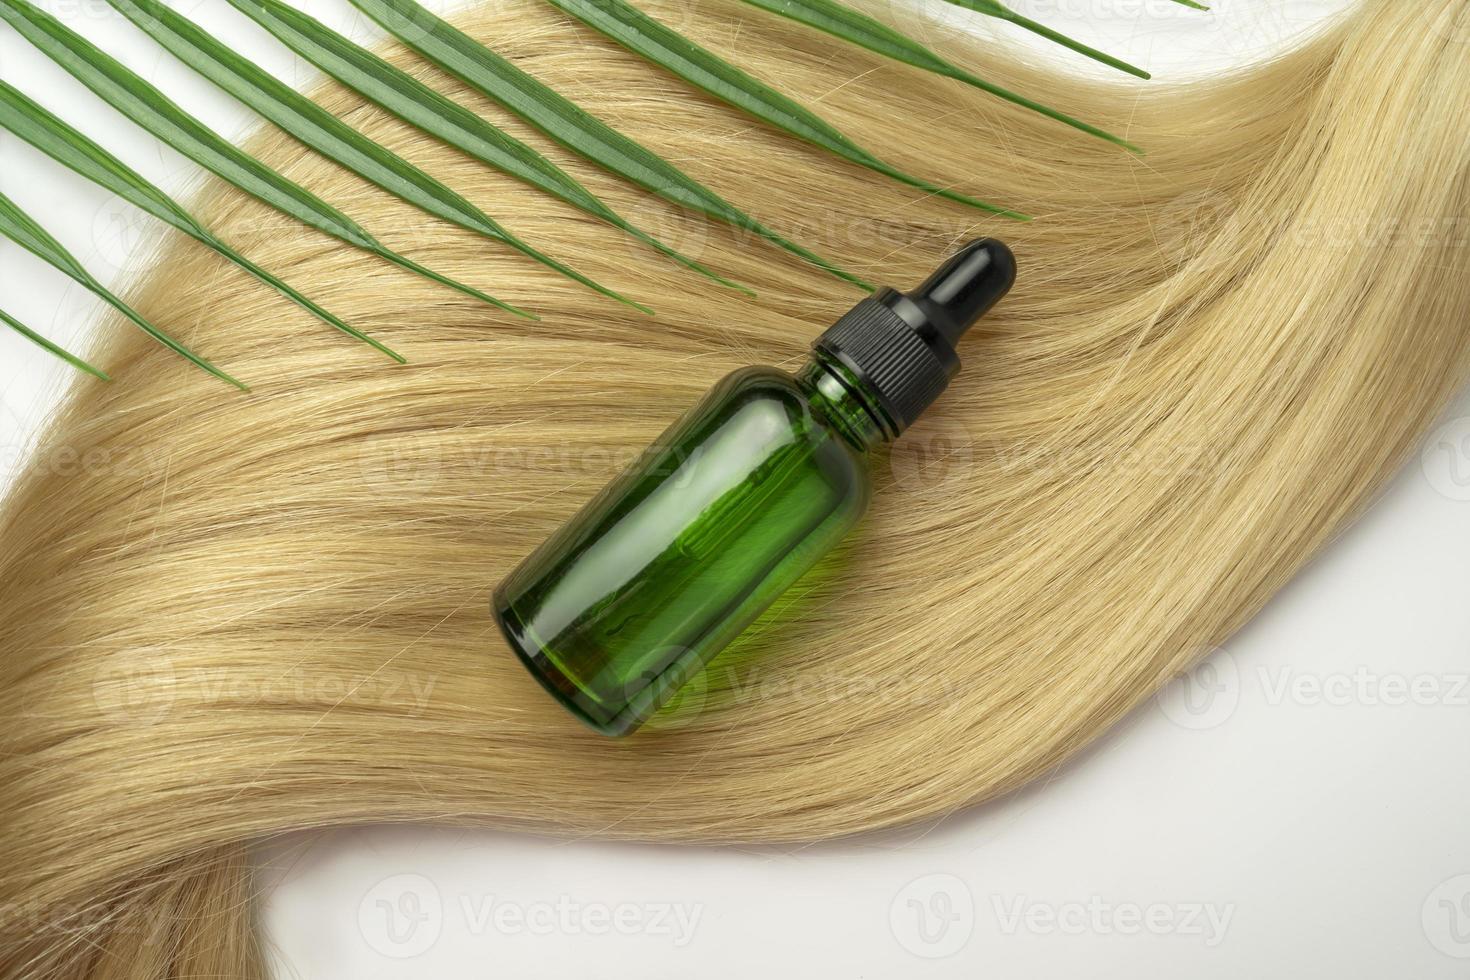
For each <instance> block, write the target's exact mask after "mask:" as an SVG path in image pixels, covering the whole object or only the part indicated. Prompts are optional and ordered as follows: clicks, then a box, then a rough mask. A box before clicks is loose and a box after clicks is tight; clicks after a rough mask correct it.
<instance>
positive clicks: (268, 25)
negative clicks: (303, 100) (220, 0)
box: [229, 0, 750, 293]
mask: <svg viewBox="0 0 1470 980" xmlns="http://www.w3.org/2000/svg"><path fill="white" fill-rule="evenodd" d="M229 2H230V3H231V4H232V5H233V6H234V7H235V9H236V10H239V11H241V12H242V13H244V14H246V15H248V16H249V17H251V18H252V19H253V20H254V21H255V22H256V23H258V24H260V26H262V27H264V28H265V29H266V30H267V31H269V32H270V33H271V34H273V35H274V36H275V37H276V38H277V40H279V41H281V43H283V44H284V45H285V46H286V47H288V48H290V49H291V50H292V51H293V52H295V53H296V54H297V55H299V56H301V57H302V58H305V59H306V60H307V61H309V62H311V63H312V64H313V65H315V66H316V67H318V68H320V69H321V70H322V71H324V72H326V73H327V74H328V75H330V76H332V77H333V78H335V79H336V80H337V81H339V82H341V83H342V84H344V85H346V86H347V87H348V88H351V89H352V90H354V91H356V92H358V93H359V94H361V95H364V96H366V97H367V98H369V99H371V100H372V101H373V102H376V103H377V104H378V105H380V106H382V107H383V108H385V109H387V110H388V111H389V112H392V113H393V114H395V115H396V116H398V117H399V118H400V119H404V120H406V121H408V122H410V123H413V124H414V125H415V126H417V127H419V128H420V129H422V130H423V131H424V132H426V133H429V134H430V135H432V136H435V137H437V138H439V139H440V140H443V141H444V142H445V143H448V144H449V145H450V146H453V147H455V148H456V149H459V150H460V151H462V152H464V153H466V154H468V155H470V156H472V157H474V158H475V159H477V160H479V161H481V162H482V163H485V164H488V165H489V166H491V167H494V168H496V169H497V170H500V171H502V172H504V173H507V174H509V175H511V176H512V177H515V178H517V179H519V180H521V181H523V182H525V183H527V184H530V185H531V186H532V187H535V188H537V189H539V190H542V191H544V192H546V193H547V194H550V195H552V196H554V197H557V198H559V199H561V200H563V201H566V202H567V203H568V204H571V205H573V206H574V207H577V208H580V209H581V210H583V211H585V212H586V213H588V214H590V215H592V216H593V217H596V218H598V219H600V220H602V221H605V222H607V223H608V224H610V225H612V226H613V227H615V228H618V229H621V230H622V231H624V232H626V233H627V234H629V235H631V236H633V237H634V238H636V239H638V240H639V241H641V242H643V243H644V244H646V245H649V246H650V247H652V248H654V249H656V250H657V251H659V252H661V253H662V254H664V255H666V256H668V257H669V258H672V259H674V260H675V261H676V262H679V263H681V264H682V265H685V266H687V267H688V268H690V269H693V270H694V271H696V272H699V273H701V274H703V275H705V276H707V277H709V278H710V279H712V280H714V281H715V282H718V283H720V284H721V285H725V286H730V287H732V288H735V289H740V290H742V291H743V292H746V293H749V292H750V290H748V289H746V288H745V287H743V286H739V285H737V284H736V283H732V282H730V281H729V280H728V279H725V278H723V277H721V276H719V275H717V274H716V273H714V272H712V271H710V270H709V269H707V268H705V267H704V266H703V265H701V264H700V263H698V262H696V261H695V260H694V259H691V258H688V257H687V256H684V255H681V254H679V253H678V252H677V251H675V250H674V249H672V248H670V247H669V246H667V245H665V244H664V243H663V242H660V241H659V240H658V239H656V238H654V237H653V236H651V235H648V234H646V233H645V232H643V231H641V230H640V229H638V228H637V227H635V226H634V225H633V224H632V223H631V222H629V221H627V220H626V219H625V218H623V217H622V216H621V215H619V214H618V213H617V212H616V211H614V210H613V209H612V208H611V207H609V206H608V205H606V204H604V203H603V202H602V201H601V200H600V199H599V198H598V197H596V196H595V195H594V194H593V193H592V192H591V191H589V190H587V188H586V187H583V186H582V185H581V184H580V183H578V182H577V181H576V180H575V179H573V178H572V177H571V176H570V175H569V174H567V173H566V171H564V170H562V169H561V168H560V167H558V166H557V165H556V164H554V163H552V162H551V161H550V160H548V159H547V158H546V157H545V156H543V155H542V154H540V153H538V152H537V151H536V150H534V149H532V148H531V147H529V146H527V145H526V144H525V143H523V142H521V141H520V140H518V139H516V138H515V137H514V136H511V135H510V134H509V133H507V132H505V130H503V129H501V128H500V127H498V126H495V125H492V124H491V123H489V122H486V121H485V120H483V119H481V118H480V117H479V116H477V115H475V114H474V113H473V112H471V111H469V110H468V109H466V108H465V107H463V106H461V105H459V104H458V103H456V102H453V101H451V100H449V99H447V98H445V97H444V96H443V95H440V94H439V93H438V92H436V91H435V90H434V89H432V88H429V87H428V86H427V85H425V84H424V83H423V82H420V81H419V80H418V79H416V78H414V77H413V76H412V75H410V74H408V73H407V72H405V71H403V70H402V69H400V68H398V67H396V66H394V65H392V64H390V63H389V62H387V61H385V60H384V59H382V58H380V57H378V56H377V55H375V54H373V53H372V52H371V51H368V50H366V49H365V48H362V47H360V46H359V45H357V44H354V43H353V42H352V41H350V40H348V39H347V38H345V37H343V36H342V35H341V34H338V33H337V32H336V31H333V30H332V29H331V28H329V27H327V26H326V25H325V24H323V23H321V22H320V21H318V20H315V19H314V18H312V17H310V16H308V15H306V14H304V13H302V12H301V11H299V10H297V9H296V8H295V7H292V6H290V5H288V4H285V3H281V2H280V0H229Z"/></svg>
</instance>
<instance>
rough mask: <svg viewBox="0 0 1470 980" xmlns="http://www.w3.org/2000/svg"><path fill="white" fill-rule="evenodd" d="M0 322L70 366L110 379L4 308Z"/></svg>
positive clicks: (0, 314) (94, 375) (106, 379)
mask: <svg viewBox="0 0 1470 980" xmlns="http://www.w3.org/2000/svg"><path fill="white" fill-rule="evenodd" d="M0 323H3V324H5V325H6V326H7V327H9V328H10V329H12V330H14V331H15V332H16V333H18V334H20V335H21V336H22V337H24V338H25V339H26V340H29V341H30V342H31V343H33V344H35V345H36V346H37V347H40V348H41V349H42V350H46V351H50V352H51V353H52V354H55V355H56V356H57V357H59V358H61V359H62V360H63V361H65V362H66V363H68V364H70V365H71V366H72V367H74V368H77V369H79V370H82V371H86V372H87V373H88V374H90V375H92V376H93V377H97V378H101V379H102V380H103V381H111V380H112V379H111V378H109V377H108V376H107V375H106V374H104V373H103V372H102V371H100V370H98V369H97V368H94V367H93V366H92V365H90V364H88V363H87V362H86V361H84V360H82V359H81V358H80V357H77V356H76V355H75V354H73V353H72V352H71V351H69V350H67V349H66V348H65V347H61V346H59V345H57V344H53V343H52V342H51V341H49V340H47V339H46V338H45V337H42V336H41V335H40V334H38V333H36V332H35V331H34V330H32V329H31V328H30V327H27V326H26V325H25V324H24V323H21V322H20V321H19V320H17V319H16V318H15V317H13V316H11V315H10V314H9V313H6V312H5V311H4V310H0Z"/></svg>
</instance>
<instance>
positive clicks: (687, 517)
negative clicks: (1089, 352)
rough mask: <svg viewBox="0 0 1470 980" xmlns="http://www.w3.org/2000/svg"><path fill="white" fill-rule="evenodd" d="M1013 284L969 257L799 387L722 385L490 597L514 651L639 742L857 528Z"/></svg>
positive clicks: (977, 248) (571, 703) (1002, 254)
mask: <svg viewBox="0 0 1470 980" xmlns="http://www.w3.org/2000/svg"><path fill="white" fill-rule="evenodd" d="M1015 275H1016V266H1015V258H1014V256H1012V254H1011V251H1010V249H1008V248H1007V247H1006V246H1005V245H1004V244H1002V243H1001V242H998V241H996V240H994V239H984V240H981V241H977V242H973V243H971V244H970V245H967V246H966V247H965V248H963V249H962V250H960V251H959V252H958V253H957V254H955V255H954V256H952V257H951V258H950V259H949V260H948V261H947V262H945V263H944V265H943V266H942V267H940V269H939V270H938V271H936V272H935V273H934V275H932V276H931V277H930V278H929V280H928V281H927V282H925V283H924V284H923V285H922V286H920V287H919V288H918V289H916V290H913V291H912V292H908V293H904V292H899V291H897V290H895V289H890V288H885V289H881V290H879V291H878V292H877V293H875V294H874V295H873V296H871V297H869V298H868V299H865V300H863V301H862V302H860V303H858V305H857V306H855V307H854V308H853V309H852V310H851V311H849V312H848V313H847V314H846V315H845V316H843V317H842V318H841V319H840V320H838V321H837V322H836V323H835V324H833V325H832V327H830V328H829V329H828V330H827V331H826V332H825V333H823V334H822V335H821V336H820V337H818V338H817V340H816V342H815V343H814V344H813V345H812V357H811V359H810V360H809V361H808V362H807V364H806V366H805V367H804V368H803V369H802V370H801V371H800V372H798V373H797V374H795V375H792V374H788V373H786V372H785V371H780V370H777V369H775V368H770V367H750V368H744V369H742V370H739V371H736V372H734V373H733V374H731V375H729V376H727V377H726V378H725V379H724V380H723V381H721V382H719V383H718V384H717V385H716V386H715V387H714V388H713V389H711V391H710V392H709V394H707V395H706V396H705V398H704V400H703V401H702V402H700V404H699V405H697V406H696V407H695V408H694V409H693V410H692V411H690V412H689V413H688V414H687V415H685V416H684V417H683V418H682V419H680V420H679V421H678V422H676V423H674V425H673V426H672V427H671V428H669V429H668V430H667V431H666V432H665V433H664V434H663V435H662V436H660V437H659V439H658V440H657V441H656V442H655V443H654V444H653V446H652V447H650V449H649V451H648V452H647V453H645V454H643V456H641V457H640V459H639V461H638V462H637V463H635V464H634V465H633V466H631V467H630V468H629V469H627V470H626V471H624V473H623V474H622V475H621V476H619V477H617V478H616V479H615V480H614V481H613V482H612V483H611V484H609V485H608V486H607V487H606V488H605V489H604V490H603V491H602V492H601V493H600V494H599V495H598V496H597V497H596V498H594V499H593V500H592V501H591V502H590V503H588V504H587V505H586V506H585V507H583V508H582V510H581V511H580V512H578V513H577V514H576V515H575V516H574V517H572V518H571V520H569V521H568V522H567V523H566V524H565V525H563V526H562V527H561V528H560V529H559V530H558V531H557V532H556V533H555V534H554V535H552V537H550V538H549V539H548V540H547V541H546V542H545V543H544V544H542V545H541V547H540V548H538V549H537V550H536V551H535V553H533V554H532V555H531V556H530V557H529V558H527V559H526V560H525V561H524V562H522V563H521V565H520V566H519V567H517V568H516V569H515V571H513V572H512V573H511V574H510V576H509V577H508V578H507V579H506V580H505V581H504V582H503V583H501V585H500V587H499V588H497V589H496V590H495V596H494V600H493V606H494V612H495V616H496V619H497V620H498V621H499V623H500V627H501V629H502V631H503V632H504V634H505V637H506V639H507V640H508V641H509V643H510V646H511V649H512V650H514V651H515V653H516V655H517V656H519V657H520V658H521V660H522V661H523V662H524V663H525V665H526V666H527V667H528V668H529V669H530V671H531V673H532V674H533V675H535V677H536V679H537V680H538V681H540V682H541V684H542V686H543V687H545V688H546V689H547V690H548V691H549V692H551V694H552V695H553V696H555V697H556V698H557V700H559V701H560V702H561V703H562V704H563V705H565V706H566V707H567V708H568V709H569V710H571V712H572V713H573V714H575V715H576V716H577V717H579V718H581V719H582V720H583V721H584V722H586V723H587V724H588V725H590V726H591V727H592V728H594V729H595V730H597V731H599V732H602V733H603V734H606V735H627V734H630V733H631V732H633V731H634V730H636V729H637V728H638V726H639V725H641V724H642V723H643V722H644V721H645V720H647V719H648V717H649V716H650V715H652V714H653V713H654V712H655V711H657V710H658V708H659V707H660V706H661V705H662V704H664V703H665V702H666V701H668V700H669V699H670V698H671V697H673V695H674V694H675V693H676V692H677V691H678V689H679V687H680V686H681V685H683V684H684V683H685V682H686V681H688V680H689V679H690V678H692V677H693V676H694V675H695V674H696V673H698V672H699V671H700V670H703V669H704V667H705V665H706V664H708V663H709V661H710V660H711V658H713V657H714V656H715V655H716V654H717V653H719V652H720V651H721V650H722V649H724V648H725V647H726V646H727V645H728V644H729V643H730V642H731V641H732V640H734V639H735V638H736V637H737V636H739V635H740V633H741V632H742V631H743V630H744V629H745V628H746V627H747V626H749V625H750V624H751V623H752V622H754V621H755V619H756V618H757V617H759V616H760V614H761V613H762V612H764V611H765V610H766V609H767V608H768V607H769V606H770V605H771V603H772V602H773V601H774V600H775V599H776V598H777V597H778V596H779V595H780V594H781V593H782V592H784V591H786V589H788V588H789V587H790V586H791V585H792V584H794V583H795V582H796V581H797V579H799V578H800V577H801V576H802V575H803V574H804V573H805V572H807V571H808V570H809V569H810V568H811V567H812V566H813V565H815V564H816V563H817V561H818V560H820V559H821V558H822V556H823V555H825V554H827V552H829V551H830V550H831V549H832V548H833V546H835V545H836V544H837V542H838V541H839V540H841V539H842V537H843V536H844V535H846V534H847V532H848V531H850V530H851V529H852V527H853V526H854V525H855V524H856V523H857V521H858V519H859V518H860V517H861V516H862V514H863V511H864V510H866V508H867V504H868V497H869V492H870V489H871V477H870V473H869V457H870V451H871V450H872V449H874V448H875V447H877V446H879V445H880V444H882V443H884V442H887V441H890V440H892V439H895V438H897V437H898V436H899V435H900V434H902V433H903V431H904V430H905V429H907V428H908V427H909V426H910V425H911V424H912V423H913V422H914V421H915V420H916V419H917V418H918V417H919V416H920V415H921V414H922V413H923V412H924V410H925V409H927V408H928V407H929V406H930V405H932V404H933V403H934V401H935V400H936V399H937V398H938V397H939V396H940V394H942V393H943V392H944V389H945V388H946V387H947V386H948V385H949V381H950V379H951V378H952V377H954V375H955V373H956V372H957V371H958V370H959V366H960V363H959V358H958V356H957V355H956V353H955V346H956V344H957V343H958V341H959V339H960V337H961V336H962V335H963V334H964V333H965V331H967V330H968V329H969V328H970V327H971V326H972V325H973V324H974V323H975V322H976V321H978V320H979V319H980V317H982V316H983V315H984V314H985V313H986V312H987V311H988V310H989V309H990V308H991V307H992V306H994V305H995V304H996V303H997V302H998V301H999V300H1000V299H1001V297H1003V296H1004V295H1005V294H1006V292H1007V291H1008V290H1009V289H1010V288H1011V285H1012V283H1013V282H1014V281H1015Z"/></svg>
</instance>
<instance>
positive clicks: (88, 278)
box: [0, 194, 249, 391]
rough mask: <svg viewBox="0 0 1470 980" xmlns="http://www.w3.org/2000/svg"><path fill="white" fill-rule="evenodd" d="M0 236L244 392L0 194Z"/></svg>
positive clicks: (232, 379) (242, 386) (147, 332)
mask: <svg viewBox="0 0 1470 980" xmlns="http://www.w3.org/2000/svg"><path fill="white" fill-rule="evenodd" d="M0 235H4V236H5V237H6V238H9V239H10V240H11V241H13V242H15V243H16V244H17V245H19V246H20V247H21V248H23V249H25V250H26V251H28V252H30V253H32V254H33V255H35V256H37V257H38V258H40V259H42V260H43V261H45V262H46V263H48V264H49V265H51V266H53V267H55V268H56V269H59V270H60V271H62V272H64V273H66V275H68V276H70V277H71V278H72V279H73V280H74V281H75V282H77V283H78V284H79V285H81V286H82V287H83V288H85V289H86V290H87V291H88V292H90V293H92V294H93V295H95V296H96V297H97V298H99V299H101V300H102V301H103V302H104V303H106V304H107V305H109V306H111V307H112V308H113V309H115V310H117V311H118V312H119V313H121V314H122V315H123V316H125V317H127V318H128V319H129V320H132V321H133V322H134V323H136V324H137V325H138V326H139V327H140V328H141V329H142V330H143V332H144V333H146V334H148V336H150V337H152V338H153V339H154V340H156V341H158V342H159V343H160V344H162V345H163V346H165V347H167V348H168V349H169V350H171V351H173V352H174V353H176V354H181V355H183V356H184V357H185V358H187V359H188V360H189V361H190V362H191V363H193V364H194V365H196V366H197V367H200V368H203V369H204V370H205V371H208V372H209V373H210V374H212V375H214V376H215V377H216V378H219V379H220V380H221V381H226V382H229V383H230V384H232V385H234V386H235V387H236V388H239V389H240V390H241V391H248V390H249V389H248V388H246V387H245V385H244V384H243V383H242V382H240V381H237V380H236V379H235V378H232V377H230V376H229V375H228V374H226V373H225V372H223V371H221V370H220V369H219V368H217V367H215V366H214V365H213V364H211V363H209V362H208V361H206V360H205V359H204V358H202V357H200V356H199V355H198V354H196V353H194V352H193V351H191V350H190V349H189V348H187V347H185V346H184V345H183V344H181V343H179V342H178V341H177V340H175V339H173V338H172V337H170V336H169V335H168V334H166V333H164V332H163V331H162V330H160V329H158V328H157V327H155V326H154V325H153V324H152V323H150V322H148V320H147V319H146V318H144V316H143V315H142V314H141V313H139V312H138V311H137V310H135V309H133V308H132V307H131V306H129V305H128V304H126V303H124V302H123V301H122V300H120V299H118V298H117V297H116V296H114V295H113V294H112V293H111V292H109V291H108V289H107V287H106V286H104V285H102V284H101V283H100V282H98V281H97V280H96V279H94V278H93V277H92V275H91V273H89V272H88V271H87V270H86V269H84V268H83V267H82V264H81V263H80V262H78V261H77V260H76V257H75V256H74V255H72V254H71V253H70V252H68V251H67V250H66V249H65V248H63V247H62V245H61V243H60V242H58V241H57V240H56V239H54V238H52V237H51V236H50V235H49V234H47V233H46V230H45V229H44V228H42V227H41V226H40V225H39V224H38V223H37V222H36V220H35V219H34V218H32V217H31V216H30V215H28V214H26V213H25V212H24V211H22V210H21V209H20V206H19V205H18V204H16V203H15V202H14V201H12V200H11V199H10V198H8V197H6V196H5V195H4V194H0Z"/></svg>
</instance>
